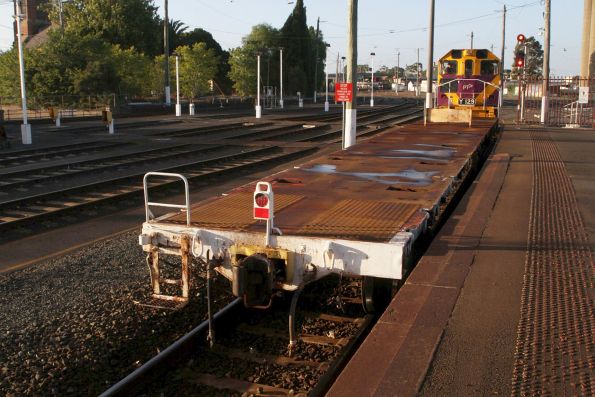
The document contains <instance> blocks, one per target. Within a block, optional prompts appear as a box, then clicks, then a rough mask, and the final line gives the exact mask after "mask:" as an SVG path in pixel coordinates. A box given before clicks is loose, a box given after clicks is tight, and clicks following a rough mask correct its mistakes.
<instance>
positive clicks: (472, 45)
mask: <svg viewBox="0 0 595 397" xmlns="http://www.w3.org/2000/svg"><path fill="white" fill-rule="evenodd" d="M471 49H473V32H471Z"/></svg>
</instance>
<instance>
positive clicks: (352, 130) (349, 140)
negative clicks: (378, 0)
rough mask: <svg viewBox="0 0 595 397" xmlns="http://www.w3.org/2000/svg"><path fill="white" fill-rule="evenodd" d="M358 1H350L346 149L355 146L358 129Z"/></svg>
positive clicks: (344, 140)
mask: <svg viewBox="0 0 595 397" xmlns="http://www.w3.org/2000/svg"><path fill="white" fill-rule="evenodd" d="M357 1H358V0H349V2H348V4H349V11H348V15H349V23H348V28H347V82H348V83H351V84H352V88H351V90H352V91H351V94H352V98H351V101H350V102H345V137H344V139H343V142H344V145H343V146H344V147H343V149H347V148H348V147H350V146H352V145H354V144H355V140H356V127H357Z"/></svg>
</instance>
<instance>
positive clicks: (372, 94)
mask: <svg viewBox="0 0 595 397" xmlns="http://www.w3.org/2000/svg"><path fill="white" fill-rule="evenodd" d="M370 56H371V57H372V90H371V91H370V92H371V94H370V107H371V108H373V107H374V56H376V53H375V52H372V53H370Z"/></svg>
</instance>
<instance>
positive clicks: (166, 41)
mask: <svg viewBox="0 0 595 397" xmlns="http://www.w3.org/2000/svg"><path fill="white" fill-rule="evenodd" d="M164 2H165V3H164V9H165V10H164V13H165V16H164V20H163V54H164V55H165V62H164V64H163V73H164V78H165V104H166V105H168V106H169V105H171V98H170V93H171V91H170V86H169V84H170V81H169V18H168V15H167V8H168V5H167V0H164Z"/></svg>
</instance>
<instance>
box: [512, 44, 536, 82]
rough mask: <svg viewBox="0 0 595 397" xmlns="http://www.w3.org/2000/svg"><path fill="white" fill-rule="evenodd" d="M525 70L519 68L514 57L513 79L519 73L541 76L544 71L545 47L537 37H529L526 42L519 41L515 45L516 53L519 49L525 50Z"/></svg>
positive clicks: (528, 75)
mask: <svg viewBox="0 0 595 397" xmlns="http://www.w3.org/2000/svg"><path fill="white" fill-rule="evenodd" d="M525 47H526V49H527V51H526V54H525V70H524V71H523V69H522V68H518V67H517V66H516V64H515V59H514V57H513V60H512V61H513V62H512V72H511V76H512V78H513V79H516V78H518V75H519V73H526V75H527V77H539V76H541V75H542V73H543V48H542V47H541V43H540V42H539V41H537V40H536V39H535V37H533V36H531V37H527V39H526V40H525V42H524V43H522V44H519V43H517V44H516V46H515V47H514V53H515V54H516V53H518V52H519V51H522V52H525Z"/></svg>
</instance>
